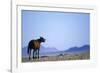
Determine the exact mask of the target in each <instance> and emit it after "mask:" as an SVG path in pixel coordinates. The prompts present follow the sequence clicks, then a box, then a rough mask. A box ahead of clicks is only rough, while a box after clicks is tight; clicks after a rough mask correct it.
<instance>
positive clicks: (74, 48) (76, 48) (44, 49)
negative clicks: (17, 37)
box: [22, 45, 90, 56]
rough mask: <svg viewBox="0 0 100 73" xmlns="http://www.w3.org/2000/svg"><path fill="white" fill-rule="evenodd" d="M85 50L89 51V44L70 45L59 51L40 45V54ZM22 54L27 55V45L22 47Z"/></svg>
mask: <svg viewBox="0 0 100 73" xmlns="http://www.w3.org/2000/svg"><path fill="white" fill-rule="evenodd" d="M87 51H90V46H89V45H84V46H82V47H72V48H69V49H67V50H65V51H59V50H57V49H56V48H54V47H47V48H46V47H44V46H41V47H40V55H46V56H47V55H57V54H60V53H65V54H66V53H67V52H71V53H72V52H73V53H74V52H87ZM22 56H28V54H27V46H26V47H23V48H22Z"/></svg>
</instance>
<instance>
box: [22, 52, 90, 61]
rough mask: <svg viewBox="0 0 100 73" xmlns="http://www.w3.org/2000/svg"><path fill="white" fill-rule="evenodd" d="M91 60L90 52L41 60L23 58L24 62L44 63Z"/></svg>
mask: <svg viewBox="0 0 100 73" xmlns="http://www.w3.org/2000/svg"><path fill="white" fill-rule="evenodd" d="M86 59H90V53H89V52H83V53H77V54H76V53H74V54H70V53H69V54H67V55H66V54H59V55H57V56H41V57H40V58H39V59H37V58H36V59H31V60H29V59H28V57H23V58H22V62H43V61H64V60H86Z"/></svg>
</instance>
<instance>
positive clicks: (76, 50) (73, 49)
mask: <svg viewBox="0 0 100 73" xmlns="http://www.w3.org/2000/svg"><path fill="white" fill-rule="evenodd" d="M85 51H90V46H89V45H84V46H82V47H72V48H69V49H68V50H66V52H85Z"/></svg>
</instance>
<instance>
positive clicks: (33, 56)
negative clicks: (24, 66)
mask: <svg viewBox="0 0 100 73" xmlns="http://www.w3.org/2000/svg"><path fill="white" fill-rule="evenodd" d="M34 54H35V50H33V59H34V58H35V56H34Z"/></svg>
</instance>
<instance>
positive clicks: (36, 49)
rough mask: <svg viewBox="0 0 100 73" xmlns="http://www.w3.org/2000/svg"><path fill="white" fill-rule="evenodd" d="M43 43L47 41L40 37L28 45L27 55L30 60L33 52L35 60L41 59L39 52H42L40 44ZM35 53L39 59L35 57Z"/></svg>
mask: <svg viewBox="0 0 100 73" xmlns="http://www.w3.org/2000/svg"><path fill="white" fill-rule="evenodd" d="M42 42H45V39H44V38H43V37H40V38H39V39H36V40H34V39H33V40H31V41H29V43H28V50H27V53H28V54H29V60H30V59H31V50H33V59H34V58H38V59H39V51H40V44H41V43H42ZM35 53H36V54H37V57H35V56H34V55H35Z"/></svg>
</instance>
